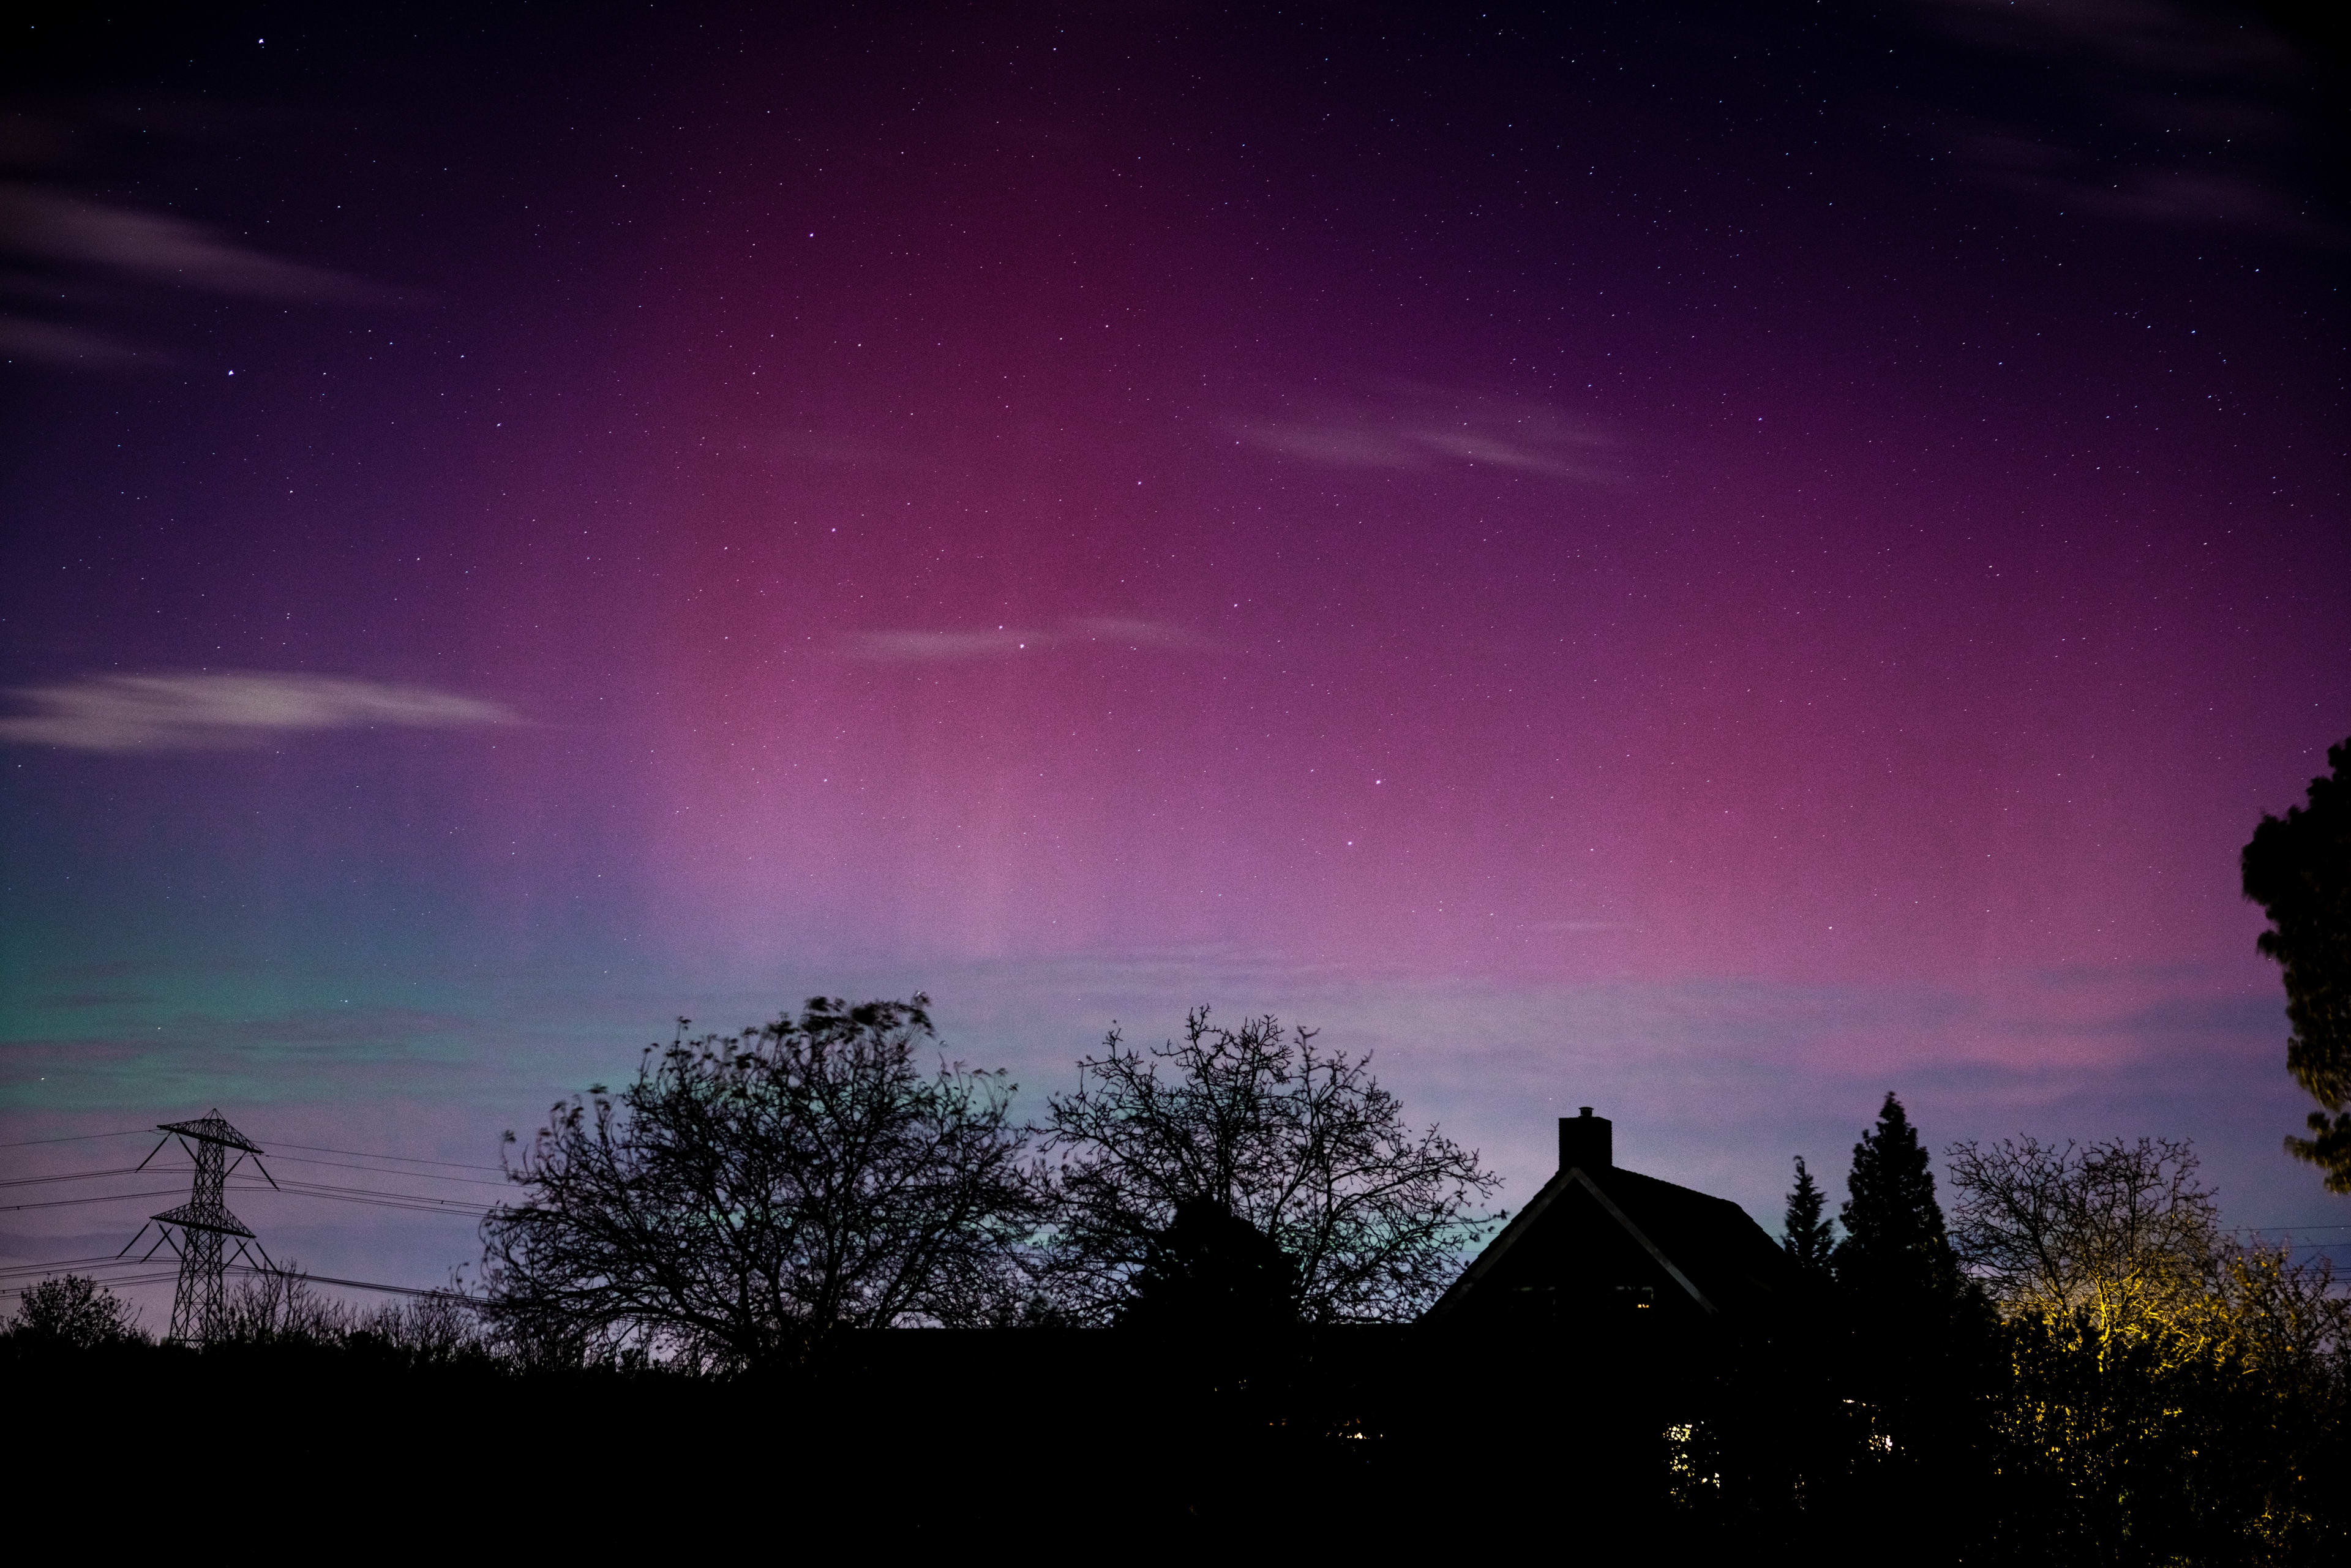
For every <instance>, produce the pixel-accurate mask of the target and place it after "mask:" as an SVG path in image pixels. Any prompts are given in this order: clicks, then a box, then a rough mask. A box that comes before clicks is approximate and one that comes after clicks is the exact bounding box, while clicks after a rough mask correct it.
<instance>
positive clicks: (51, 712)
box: [0, 671, 518, 752]
mask: <svg viewBox="0 0 2351 1568" xmlns="http://www.w3.org/2000/svg"><path fill="white" fill-rule="evenodd" d="M13 695H16V697H17V698H19V699H20V700H22V701H24V702H26V703H27V704H29V705H31V706H33V708H34V709H35V710H36V711H35V712H32V713H29V714H21V715H17V716H13V717H0V741H13V742H16V744H18V745H24V746H48V747H60V748H63V749H66V750H71V751H101V752H153V751H199V750H217V749H220V748H223V747H240V746H254V745H259V744H261V743H263V742H265V741H267V740H270V739H273V738H278V737H286V736H290V735H296V734H301V733H305V732H312V731H319V730H329V729H360V728H373V727H379V726H391V727H400V728H407V729H465V728H478V727H485V726H491V725H508V724H514V723H517V722H518V720H517V717H516V716H515V715H514V714H513V713H512V712H510V711H509V710H507V708H505V707H503V706H499V705H498V704H496V703H493V702H486V701H484V700H483V699H481V698H479V697H468V696H460V695H456V694H455V693H451V692H441V691H434V690H433V689H432V688H430V687H427V686H409V685H387V684H384V683H381V682H377V681H362V680H356V679H352V678H350V677H349V676H341V675H306V674H272V673H267V672H258V671H243V672H235V671H229V672H222V673H219V674H210V673H186V672H182V673H171V672H164V673H157V674H137V675H83V676H80V677H78V679H75V680H71V681H65V682H60V683H59V684H57V685H47V686H23V687H19V688H17V690H16V692H15V693H14V694H13Z"/></svg>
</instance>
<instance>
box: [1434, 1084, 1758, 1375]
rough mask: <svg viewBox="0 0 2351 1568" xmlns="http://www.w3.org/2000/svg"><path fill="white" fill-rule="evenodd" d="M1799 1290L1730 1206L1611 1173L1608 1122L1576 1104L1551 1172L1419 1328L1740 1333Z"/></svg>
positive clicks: (1564, 1122)
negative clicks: (1639, 1326)
mask: <svg viewBox="0 0 2351 1568" xmlns="http://www.w3.org/2000/svg"><path fill="white" fill-rule="evenodd" d="M1797 1284H1798V1281H1797V1279H1796V1275H1795V1268H1794V1265H1793V1264H1792V1262H1790V1260H1789V1259H1788V1255H1787V1254H1786V1253H1785V1252H1784V1251H1782V1249H1781V1247H1780V1244H1779V1243H1778V1242H1776V1241H1774V1240H1772V1239H1771V1236H1770V1235H1769V1234H1768V1233H1767V1232H1766V1231H1765V1230H1764V1229H1763V1228H1762V1227H1761V1226H1760V1225H1758V1224H1756V1223H1755V1221H1754V1220H1753V1219H1751V1218H1749V1217H1748V1214H1747V1211H1746V1210H1745V1209H1743V1208H1741V1207H1739V1206H1738V1205H1737V1204H1735V1203H1732V1202H1731V1201H1729V1199H1728V1198H1720V1197H1709V1196H1708V1195H1707V1194H1705V1193H1702V1192H1697V1191H1694V1190H1692V1189H1691V1188H1689V1187H1686V1186H1676V1185H1675V1184H1674V1183H1672V1182H1669V1181H1660V1180H1658V1179H1657V1178H1656V1176H1642V1175H1640V1174H1639V1173H1638V1172H1636V1171H1628V1170H1625V1169H1622V1168H1620V1167H1619V1166H1617V1164H1616V1162H1615V1151H1614V1126H1613V1124H1611V1123H1610V1122H1609V1120H1608V1118H1607V1117H1605V1116H1595V1115H1593V1113H1592V1107H1591V1106H1589V1105H1586V1106H1584V1107H1583V1108H1582V1111H1581V1113H1579V1114H1577V1115H1574V1116H1562V1117H1561V1118H1560V1122H1559V1174H1558V1175H1556V1176H1552V1178H1551V1180H1550V1181H1548V1182H1546V1183H1544V1184H1543V1187H1542V1190H1541V1192H1538V1193H1537V1194H1535V1196H1534V1197H1533V1198H1532V1199H1531V1200H1530V1201H1529V1202H1528V1204H1527V1206H1526V1207H1524V1208H1522V1209H1520V1211H1519V1213H1518V1217H1517V1218H1514V1219H1512V1220H1511V1221H1510V1223H1509V1224H1508V1225H1507V1226H1505V1227H1503V1228H1502V1233H1501V1234H1500V1235H1499V1236H1497V1237H1496V1238H1494V1239H1493V1241H1492V1242H1491V1243H1489V1245H1488V1246H1487V1248H1486V1249H1485V1250H1484V1251H1483V1252H1480V1253H1479V1255H1478V1256H1477V1258H1476V1259H1474V1260H1472V1261H1471V1262H1470V1264H1469V1266H1468V1268H1467V1269H1465V1270H1462V1273H1461V1277H1460V1278H1459V1279H1458V1280H1456V1281H1454V1282H1453V1284H1452V1287H1451V1288H1450V1289H1448V1290H1447V1291H1446V1292H1445V1294H1444V1295H1443V1296H1441V1297H1439V1298H1438V1299H1437V1304H1436V1305H1435V1306H1433V1307H1431V1308H1430V1309H1429V1311H1428V1313H1427V1316H1426V1320H1425V1321H1426V1322H1431V1323H1436V1324H1443V1325H1446V1326H1447V1327H1476V1328H1480V1329H1484V1328H1496V1329H1532V1330H1539V1329H1542V1328H1547V1327H1551V1326H1553V1325H1556V1324H1574V1323H1584V1322H1593V1321H1595V1320H1600V1321H1614V1322H1619V1323H1622V1324H1625V1325H1626V1326H1632V1325H1633V1324H1634V1323H1635V1322H1647V1323H1649V1324H1653V1325H1655V1326H1656V1327H1657V1328H1660V1329H1662V1328H1666V1327H1667V1326H1669V1325H1671V1326H1676V1327H1679V1328H1683V1329H1694V1328H1698V1327H1700V1326H1701V1325H1704V1326H1707V1327H1712V1328H1719V1329H1722V1330H1738V1329H1741V1328H1745V1327H1748V1326H1758V1325H1760V1324H1761V1323H1762V1322H1767V1321H1768V1320H1769V1319H1771V1317H1773V1316H1775V1315H1776V1314H1777V1312H1778V1311H1779V1310H1780V1309H1781V1308H1782V1307H1783V1306H1785V1305H1787V1304H1790V1298H1791V1297H1792V1296H1793V1295H1794V1293H1795V1291H1796V1289H1797Z"/></svg>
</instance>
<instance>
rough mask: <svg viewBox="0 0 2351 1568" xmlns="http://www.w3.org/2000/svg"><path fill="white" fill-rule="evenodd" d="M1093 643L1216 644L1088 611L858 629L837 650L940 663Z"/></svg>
mask: <svg viewBox="0 0 2351 1568" xmlns="http://www.w3.org/2000/svg"><path fill="white" fill-rule="evenodd" d="M1088 644H1091V645H1096V646H1102V645H1114V646H1121V647H1124V648H1127V649H1131V650H1140V649H1144V648H1160V649H1169V650H1175V651H1179V652H1197V651H1200V650H1204V649H1207V648H1209V647H1211V646H1214V644H1213V643H1211V642H1210V641H1209V639H1207V638H1206V637H1203V636H1201V635H1200V634H1199V633H1197V632H1188V631H1186V630H1185V629H1184V628H1183V627H1181V626H1171V625H1167V624H1165V622H1156V621H1137V620H1131V619H1126V618H1123V617H1119V616H1088V617H1082V618H1081V619H1077V620H1072V621H1065V622H1061V624H1060V625H1059V626H1056V627H1049V628H1032V629H1024V628H1020V627H1016V626H998V627H995V628H993V629H990V630H982V631H921V630H914V629H893V630H888V631H877V632H856V633H853V634H852V635H851V636H849V637H847V638H844V639H843V640H842V641H841V644H840V646H839V649H838V652H839V653H840V654H841V657H843V658H846V659H853V660H857V661H859V662H861V663H865V664H953V663H962V662H967V661H969V660H974V659H1001V658H1011V657H1015V656H1017V655H1019V654H1021V653H1041V652H1044V651H1045V650H1048V649H1053V648H1071V647H1078V646H1081V645H1088Z"/></svg>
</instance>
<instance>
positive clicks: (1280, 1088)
mask: <svg viewBox="0 0 2351 1568" xmlns="http://www.w3.org/2000/svg"><path fill="white" fill-rule="evenodd" d="M1313 1040H1314V1033H1313V1031H1311V1030H1292V1031H1289V1032H1285V1031H1284V1030H1282V1028H1281V1026H1280V1023H1279V1022H1278V1021H1277V1020H1276V1019H1273V1018H1271V1017H1265V1018H1253V1019H1245V1020H1244V1021H1243V1022H1242V1024H1241V1026H1240V1027H1239V1028H1238V1029H1233V1030H1228V1029H1223V1028H1219V1027H1217V1026H1214V1025H1212V1024H1211V1023H1210V1022H1209V1019H1208V1009H1206V1008H1200V1009H1195V1010H1194V1011H1193V1012H1192V1013H1191V1014H1190V1015H1189V1016H1188V1017H1187V1018H1186V1019H1185V1024H1184V1038H1183V1040H1181V1041H1180V1042H1177V1041H1174V1040H1171V1041H1169V1042H1167V1043H1166V1044H1165V1045H1164V1046H1157V1047H1154V1048H1152V1049H1151V1050H1150V1051H1148V1052H1144V1051H1134V1050H1133V1049H1131V1048H1129V1047H1128V1046H1127V1045H1126V1043H1125V1041H1124V1039H1123V1036H1122V1035H1121V1034H1120V1032H1119V1031H1118V1030H1115V1029H1113V1030H1111V1031H1110V1033H1109V1034H1108V1035H1107V1036H1106V1037H1105V1038H1104V1040H1103V1041H1102V1051H1101V1053H1100V1054H1099V1055H1097V1056H1092V1057H1088V1058H1086V1059H1085V1060H1083V1061H1080V1062H1079V1064H1078V1071H1079V1083H1078V1088H1077V1090H1076V1091H1075V1092H1072V1093H1069V1094H1057V1095H1054V1096H1051V1097H1050V1099H1049V1101H1048V1102H1047V1107H1046V1114H1045V1118H1044V1121H1043V1124H1042V1125H1041V1126H1040V1129H1039V1130H1040V1134H1041V1135H1042V1138H1043V1147H1044V1150H1045V1152H1046V1156H1047V1157H1046V1161H1045V1168H1044V1171H1043V1173H1042V1176H1043V1182H1042V1185H1043V1186H1044V1188H1045V1190H1046V1191H1047V1192H1048V1193H1049V1194H1050V1202H1051V1206H1052V1207H1051V1218H1050V1227H1049V1229H1048V1232H1047V1240H1046V1244H1045V1246H1044V1249H1043V1267H1042V1270H1041V1278H1042V1279H1043V1280H1044V1281H1045V1282H1046V1285H1047V1288H1048V1291H1049V1293H1050V1296H1051V1298H1052V1299H1053V1300H1054V1301H1057V1302H1058V1303H1059V1304H1060V1305H1061V1307H1062V1309H1063V1310H1065V1311H1067V1312H1071V1314H1072V1315H1074V1316H1075V1317H1077V1318H1079V1319H1080V1320H1081V1321H1092V1322H1102V1321H1107V1320H1109V1319H1111V1318H1113V1317H1114V1316H1116V1315H1117V1313H1118V1312H1119V1311H1120V1309H1121V1307H1122V1305H1123V1303H1124V1302H1125V1301H1127V1300H1128V1299H1129V1297H1130V1296H1131V1295H1132V1293H1133V1291H1134V1287H1135V1282H1136V1280H1137V1278H1138V1276H1139V1275H1140V1274H1141V1272H1142V1271H1143V1270H1144V1266H1145V1264H1146V1263H1147V1262H1149V1261H1150V1260H1151V1259H1152V1258H1153V1256H1154V1252H1153V1246H1154V1242H1155V1239H1158V1238H1160V1237H1162V1236H1164V1235H1165V1234H1167V1233H1168V1230H1169V1228H1170V1227H1171V1226H1172V1225H1173V1224H1174V1223H1175V1217H1176V1210H1177V1207H1178V1206H1179V1205H1184V1204H1186V1203H1196V1202H1199V1201H1201V1200H1206V1201H1207V1202H1208V1203H1210V1204H1213V1205H1216V1206H1218V1207H1222V1208H1223V1209H1224V1210H1225V1211H1226V1212H1228V1213H1229V1214H1231V1215H1233V1216H1235V1217H1237V1218H1239V1219H1241V1220H1244V1221H1246V1222H1247V1223H1248V1224H1249V1225H1250V1226H1253V1227H1255V1228H1257V1229H1258V1230H1259V1232H1261V1233H1262V1234H1263V1235H1265V1236H1267V1237H1268V1238H1270V1239H1271V1240H1272V1241H1273V1242H1274V1243H1275V1244H1276V1245H1278V1246H1279V1247H1280V1249H1281V1250H1282V1251H1283V1252H1284V1253H1286V1254H1288V1255H1289V1257H1290V1259H1291V1260H1294V1262H1295V1263H1296V1266H1297V1285H1298V1301H1299V1303H1300V1311H1301V1313H1302V1314H1303V1316H1304V1317H1305V1319H1306V1321H1308V1322H1394V1321H1398V1320H1403V1319H1408V1318H1411V1317H1413V1316H1415V1315H1416V1314H1417V1313H1418V1312H1420V1311H1421V1309H1422V1308H1423V1307H1425V1306H1426V1304H1427V1303H1428V1302H1429V1301H1432V1300H1434V1299H1435V1297H1436V1295H1437V1292H1438V1291H1441V1290H1443V1289H1444V1287H1445V1286H1446V1285H1447V1283H1448V1282H1450V1281H1451V1280H1452V1278H1453V1275H1454V1273H1455V1272H1456V1270H1458V1268H1459V1266H1460V1255H1461V1252H1462V1250H1463V1249H1464V1248H1465V1247H1467V1246H1468V1245H1469V1244H1470V1243H1472V1242H1473V1241H1475V1240H1476V1239H1478V1238H1479V1236H1480V1235H1481V1234H1482V1233H1483V1232H1484V1230H1485V1229H1486V1228H1487V1227H1488V1225H1489V1223H1490V1222H1491V1221H1493V1220H1495V1219H1498V1218H1500V1217H1499V1215H1492V1214H1488V1213H1486V1212H1484V1210H1483V1208H1482V1204H1483V1201H1484V1200H1485V1199H1486V1198H1488V1197H1490V1196H1491V1194H1492V1193H1493V1191H1494V1189H1495V1187H1496V1186H1499V1178H1498V1177H1496V1176H1494V1174H1493V1173H1492V1172H1490V1171H1488V1170H1486V1169H1485V1168H1484V1167H1482V1166H1479V1163H1478V1155H1477V1154H1476V1152H1475V1151H1474V1150H1465V1149H1463V1148H1461V1147H1459V1146H1458V1145H1456V1144H1454V1143H1453V1142H1451V1141H1450V1140H1449V1139H1447V1138H1446V1137H1444V1136H1442V1135H1441V1134H1438V1133H1437V1130H1436V1129H1435V1128H1430V1129H1428V1130H1427V1131H1426V1132H1416V1131H1415V1130H1413V1129H1412V1128H1410V1127H1408V1126H1406V1125H1405V1122H1404V1118H1403V1108H1402V1106H1401V1105H1400V1104H1399V1103H1398V1102H1397V1100H1396V1098H1395V1095H1393V1094H1391V1093H1389V1092H1387V1091H1386V1090H1384V1089H1383V1088H1381V1087H1380V1085H1379V1083H1378V1082H1377V1081H1376V1080H1374V1078H1373V1077H1372V1075H1371V1071H1370V1058H1369V1057H1364V1058H1351V1057H1349V1056H1347V1055H1346V1054H1345V1053H1343V1052H1340V1051H1321V1050H1318V1049H1317V1048H1316V1047H1315V1046H1314V1044H1313Z"/></svg>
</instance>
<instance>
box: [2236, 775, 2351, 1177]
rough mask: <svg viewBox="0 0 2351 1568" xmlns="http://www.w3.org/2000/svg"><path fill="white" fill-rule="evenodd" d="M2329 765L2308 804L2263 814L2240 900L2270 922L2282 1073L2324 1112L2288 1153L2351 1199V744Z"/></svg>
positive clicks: (2264, 945)
mask: <svg viewBox="0 0 2351 1568" xmlns="http://www.w3.org/2000/svg"><path fill="white" fill-rule="evenodd" d="M2326 762H2327V766H2328V767H2329V768H2331V769H2333V771H2332V772H2330V773H2328V774H2326V775H2325V776H2323V777H2321V778H2317V779H2312V780H2311V781H2310V803H2309V804H2308V805H2307V806H2289V807H2287V808H2286V813H2285V815H2284V816H2283V817H2273V816H2271V815H2269V814H2268V813H2267V812H2263V813H2262V821H2261V825H2260V826H2259V827H2257V828H2255V829H2254V830H2253V837H2252V842H2250V843H2248V844H2246V846H2245V852H2244V855H2243V857H2242V860H2241V869H2242V871H2243V873H2244V884H2245V896H2246V897H2247V898H2249V899H2252V901H2253V902H2254V903H2256V904H2260V905H2261V906H2262V912H2263V913H2264V914H2266V915H2268V916H2269V918H2270V929H2269V930H2267V931H2264V932H2262V935H2261V937H2260V942H2259V946H2260V948H2261V951H2262V953H2263V954H2265V955H2266V956H2269V957H2272V958H2274V959H2276V960H2277V961H2278V964H2279V965H2280V967H2282V968H2283V970H2284V978H2285V1014H2286V1020H2287V1021H2288V1022H2289V1023H2290V1024H2292V1025H2293V1027H2294V1032H2293V1034H2292V1035H2291V1036H2290V1037H2289V1038H2288V1039H2287V1040H2286V1048H2285V1061H2286V1070H2287V1071H2290V1072H2292V1073H2293V1074H2294V1082H2297V1083H2299V1084H2301V1085H2302V1086H2303V1088H2304V1089H2305V1090H2307V1091H2308V1092H2309V1093H2310V1097H2311V1098H2312V1099H2314V1100H2315V1101H2317V1102H2318V1103H2319V1104H2321V1105H2322V1106H2324V1107H2325V1110H2323V1111H2313V1112H2312V1113H2310V1118H2309V1123H2308V1125H2309V1128H2310V1132H2311V1134H2312V1135H2311V1136H2310V1137H2307V1138H2297V1137H2294V1136H2291V1135H2289V1136H2288V1137H2287V1138H2286V1140H2285V1146H2286V1151H2287V1153H2289V1154H2291V1155H2294V1157H2295V1158H2296V1159H2300V1160H2307V1161H2309V1162H2310V1163H2311V1164H2312V1165H2314V1166H2318V1167H2319V1169H2320V1170H2321V1171H2323V1172H2325V1183H2326V1189H2327V1190H2328V1191H2329V1192H2345V1193H2351V1110H2346V1102H2351V740H2346V741H2345V742H2343V744H2341V745H2340V746H2331V747H2327V750H2326ZM2330 1113H2331V1114H2330Z"/></svg>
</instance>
